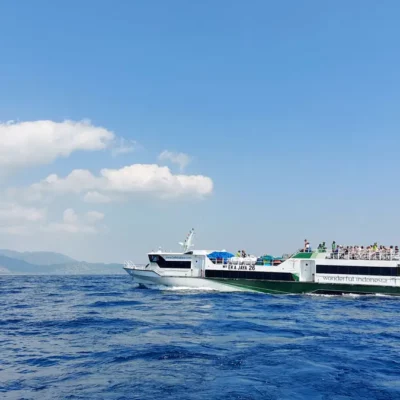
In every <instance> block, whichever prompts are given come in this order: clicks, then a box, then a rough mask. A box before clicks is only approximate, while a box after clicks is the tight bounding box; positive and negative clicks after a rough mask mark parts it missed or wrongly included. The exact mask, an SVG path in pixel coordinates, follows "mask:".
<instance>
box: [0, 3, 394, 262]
mask: <svg viewBox="0 0 400 400" xmlns="http://www.w3.org/2000/svg"><path fill="white" fill-rule="evenodd" d="M0 15H1V24H0V248H8V249H14V250H19V251H35V250H36V251H37V250H46V251H57V252H61V253H64V254H67V255H69V256H71V257H74V258H76V259H79V260H86V261H104V262H123V261H125V260H132V261H137V262H144V261H145V260H146V253H147V252H149V251H151V250H154V249H157V248H158V247H159V246H161V247H162V248H164V249H165V250H173V251H175V250H177V251H179V250H180V247H179V245H178V242H179V241H182V240H183V239H184V238H185V236H186V235H187V233H188V231H189V230H190V229H191V228H194V229H195V231H196V236H195V240H194V243H195V248H196V249H217V250H220V249H225V250H228V251H231V252H236V251H237V250H238V249H245V250H246V251H247V252H248V253H251V254H255V255H262V254H266V253H268V254H274V255H281V254H282V253H291V252H293V251H295V250H296V249H298V248H299V247H301V246H302V245H303V242H304V239H308V240H309V241H310V243H311V246H312V247H317V246H318V244H319V243H320V242H321V241H326V242H327V243H330V242H331V241H332V240H336V242H337V243H339V244H343V245H347V244H349V245H368V244H370V243H372V242H375V241H378V242H379V243H381V244H387V245H398V244H400V231H399V229H398V227H399V226H400V213H399V211H398V199H399V195H400V187H399V185H398V182H399V180H398V177H399V172H400V168H399V163H398V160H399V157H398V151H399V149H400V52H399V39H400V25H399V24H398V21H399V19H400V3H399V2H398V1H390V0H386V1H381V2H377V1H372V0H363V1H359V0H353V1H344V0H338V1H335V2H321V1H319V0H304V1H301V2H299V1H294V0H291V1H289V0H283V1H280V2H268V1H258V0H251V1H248V2H244V1H235V0H229V1H228V0H220V1H218V2H215V1H209V0H205V1H202V2H189V1H183V0H180V1H179V0H170V1H168V2H166V1H160V0H159V1H152V0H146V1H140V0H139V1H128V0H119V1H114V2H111V1H103V0H96V1H94V0H86V1H84V2H82V1H76V0H70V1H68V2H54V1H44V0H36V1H35V2H28V1H25V2H23V1H11V0H4V1H2V2H0Z"/></svg>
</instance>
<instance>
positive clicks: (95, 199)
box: [83, 192, 111, 204]
mask: <svg viewBox="0 0 400 400" xmlns="http://www.w3.org/2000/svg"><path fill="white" fill-rule="evenodd" d="M83 201H84V202H85V203H98V204H101V203H110V202H111V199H110V198H109V197H108V196H105V195H104V194H101V193H99V192H87V193H86V194H85V197H84V198H83Z"/></svg>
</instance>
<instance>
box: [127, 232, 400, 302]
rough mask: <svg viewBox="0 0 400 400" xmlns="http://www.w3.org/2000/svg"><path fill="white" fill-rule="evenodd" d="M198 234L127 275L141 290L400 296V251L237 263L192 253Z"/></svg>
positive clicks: (211, 253) (224, 255) (223, 255)
mask: <svg viewBox="0 0 400 400" xmlns="http://www.w3.org/2000/svg"><path fill="white" fill-rule="evenodd" d="M193 236H194V230H193V229H192V230H191V231H190V232H189V235H188V236H187V237H186V240H185V241H184V242H183V243H182V242H181V243H179V244H180V245H181V246H182V251H181V252H176V253H174V252H164V251H162V250H161V249H159V250H158V251H153V252H150V253H148V258H149V263H148V264H146V265H136V264H134V263H132V262H130V261H128V262H126V263H125V266H124V269H125V271H126V272H128V273H129V274H130V275H131V276H132V277H133V280H134V282H136V283H138V284H139V285H141V286H145V287H149V286H154V285H162V286H173V287H185V288H208V289H214V290H219V291H251V292H264V293H281V294H284V293H286V294H288V293H298V294H299V293H314V294H345V293H353V294H386V295H400V253H399V251H398V250H393V249H390V250H385V251H370V250H359V251H354V252H349V251H343V250H338V251H335V252H330V251H326V250H318V251H313V252H304V251H303V250H299V251H297V252H295V253H294V254H292V255H291V256H287V257H284V258H283V259H282V260H280V262H270V261H271V260H269V261H268V258H267V259H266V258H265V257H256V256H247V257H236V256H234V254H232V253H229V252H227V251H225V250H222V251H215V250H191V247H193V243H192V241H193Z"/></svg>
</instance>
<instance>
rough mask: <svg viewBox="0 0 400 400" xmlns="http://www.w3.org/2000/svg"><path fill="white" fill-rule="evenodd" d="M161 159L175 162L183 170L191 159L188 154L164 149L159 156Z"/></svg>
mask: <svg viewBox="0 0 400 400" xmlns="http://www.w3.org/2000/svg"><path fill="white" fill-rule="evenodd" d="M158 159H159V160H160V161H170V162H171V163H173V164H177V165H179V168H180V170H181V171H183V170H184V169H185V168H186V167H187V166H188V164H189V163H190V161H191V158H190V156H189V155H188V154H185V153H174V152H172V151H168V150H164V151H163V152H162V153H161V154H160V155H159V156H158Z"/></svg>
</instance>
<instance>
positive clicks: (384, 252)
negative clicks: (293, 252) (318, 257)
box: [302, 239, 400, 259]
mask: <svg viewBox="0 0 400 400" xmlns="http://www.w3.org/2000/svg"><path fill="white" fill-rule="evenodd" d="M302 251H303V252H306V253H309V252H312V250H311V246H310V243H309V242H308V240H307V239H306V240H304V248H303V249H302ZM317 251H318V252H321V253H327V252H328V250H327V246H326V244H325V242H322V243H320V244H319V245H318V248H317ZM378 255H379V256H380V257H381V258H388V257H390V256H393V255H400V253H399V246H383V245H380V246H378V243H377V242H375V243H374V244H371V245H369V246H342V245H339V244H337V243H336V242H335V241H333V242H332V245H331V257H333V258H338V257H340V256H341V257H345V258H353V259H357V258H364V257H367V258H371V257H374V256H378Z"/></svg>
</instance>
